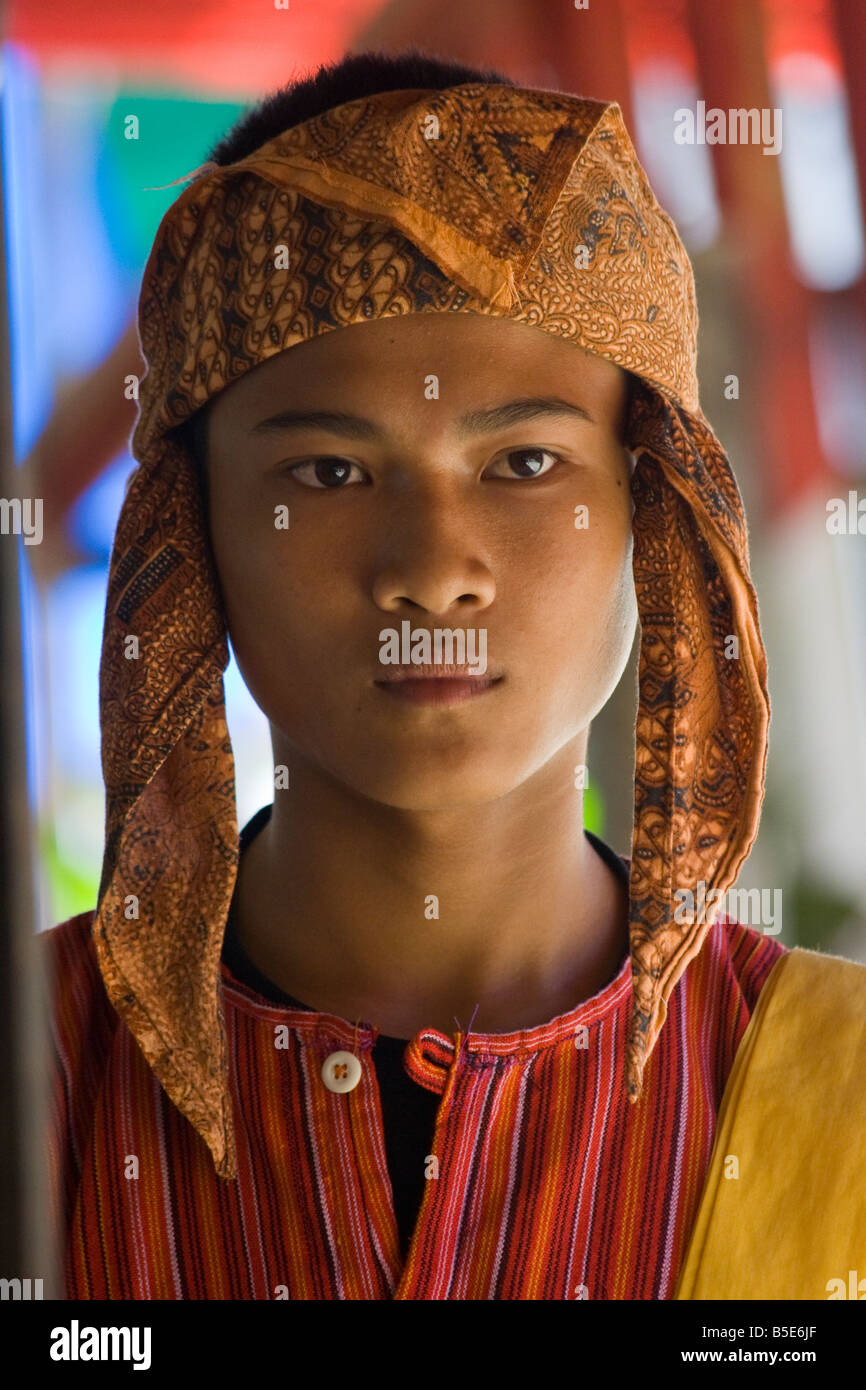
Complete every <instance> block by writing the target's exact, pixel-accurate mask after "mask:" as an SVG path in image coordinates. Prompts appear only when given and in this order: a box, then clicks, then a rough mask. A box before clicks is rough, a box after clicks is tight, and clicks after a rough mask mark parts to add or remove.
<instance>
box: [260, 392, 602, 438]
mask: <svg viewBox="0 0 866 1390" xmlns="http://www.w3.org/2000/svg"><path fill="white" fill-rule="evenodd" d="M549 415H573V416H576V417H577V418H578V419H580V420H587V421H589V423H590V424H591V425H594V424H596V420H595V417H594V416H593V415H590V413H589V411H588V410H586V409H584V407H583V406H582V405H574V404H573V402H571V401H565V400H562V399H561V398H560V397H559V396H521V397H520V398H519V399H517V400H513V401H505V402H504V404H502V405H494V406H491V407H489V409H487V410H470V411H468V412H467V414H466V415H463V416H461V418H460V420H459V421H458V423H457V432H458V434H459V435H460V436H461V437H464V436H466V435H470V434H485V433H490V432H491V431H492V430H497V429H505V428H506V427H507V426H508V425H519V424H522V423H523V421H525V420H534V419H538V418H539V417H541V416H549ZM301 429H321V430H328V431H329V432H330V433H331V434H341V435H344V436H346V438H349V439H364V440H369V441H374V440H381V439H383V438H384V436H385V432H384V430H382V429H381V427H380V426H379V425H377V424H376V423H375V421H373V420H367V419H366V418H365V417H364V416H363V415H352V414H350V413H348V412H347V411H344V410H281V411H279V413H278V414H276V415H269V416H268V418H267V419H266V420H260V421H259V422H258V424H257V425H253V427H252V429H251V430H250V434H282V433H287V432H288V431H290V430H301Z"/></svg>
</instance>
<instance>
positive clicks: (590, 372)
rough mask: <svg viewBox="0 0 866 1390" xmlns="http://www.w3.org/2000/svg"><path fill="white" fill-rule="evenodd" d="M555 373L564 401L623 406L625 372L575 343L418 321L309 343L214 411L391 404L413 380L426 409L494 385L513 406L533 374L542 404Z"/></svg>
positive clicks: (454, 318)
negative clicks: (307, 396) (387, 400)
mask: <svg viewBox="0 0 866 1390" xmlns="http://www.w3.org/2000/svg"><path fill="white" fill-rule="evenodd" d="M491 353H493V354H495V356H491V355H490V354H491ZM551 372H553V373H556V384H557V387H558V388H559V394H560V395H561V394H562V391H563V389H564V388H565V389H566V390H567V388H568V387H569V386H570V385H572V384H573V386H574V388H575V389H578V388H579V389H580V390H581V391H582V392H591V393H592V394H593V395H594V396H596V397H597V398H599V399H600V400H607V401H611V402H612V403H614V404H616V403H618V402H619V401H620V399H621V398H622V396H623V394H624V392H625V384H626V379H627V376H628V374H627V373H626V372H625V371H624V370H623V369H622V368H621V367H618V366H617V365H616V364H615V363H613V362H609V361H607V360H605V359H604V358H602V357H598V356H596V355H595V354H592V353H589V352H586V351H585V350H584V349H582V348H580V347H577V346H576V345H575V344H574V343H573V342H570V341H568V340H566V339H560V338H557V337H555V336H554V335H552V334H550V333H548V332H545V331H543V330H542V329H539V328H535V327H533V326H531V325H528V324H524V323H517V322H515V321H513V320H511V319H506V318H502V317H498V316H493V315H480V314H469V313H461V314H435V315H433V314H408V315H399V316H394V317H391V318H387V319H378V320H375V321H372V322H370V323H361V324H352V325H350V326H349V327H346V328H341V329H336V330H330V331H326V332H323V333H319V334H318V335H316V336H315V337H313V338H308V339H305V340H304V341H303V342H300V343H297V344H295V345H294V346H291V347H288V348H286V349H284V350H283V351H282V352H280V353H277V354H275V355H274V356H272V357H270V358H269V359H268V360H267V361H266V362H263V363H260V364H259V365H258V366H256V367H253V368H250V370H249V371H247V372H246V373H245V374H244V375H243V376H242V377H241V378H239V379H238V380H237V381H236V382H233V383H232V384H231V385H230V386H229V387H227V388H226V390H224V391H222V392H220V394H219V396H218V397H216V398H214V400H213V401H212V402H211V403H210V404H211V413H212V415H213V417H214V418H215V419H217V420H219V419H221V418H223V419H229V418H231V419H236V418H237V417H238V416H239V415H241V416H244V417H246V416H247V415H248V414H249V413H250V412H255V411H256V410H258V409H260V408H261V407H263V406H265V405H267V403H268V402H271V401H273V399H274V392H275V390H278V391H280V392H281V393H282V394H285V396H286V397H287V398H288V397H290V396H292V395H293V394H297V393H300V392H303V393H308V392H310V391H311V390H312V391H315V392H316V393H317V395H321V394H323V393H327V392H329V391H330V392H331V393H332V394H335V393H339V394H343V395H347V394H350V393H352V392H356V391H358V390H359V389H360V390H361V392H363V391H364V390H366V389H367V388H368V386H369V385H370V384H371V383H374V384H375V388H376V390H377V393H378V394H379V395H387V394H388V393H389V390H390V389H393V390H396V391H398V392H399V391H402V390H403V388H404V386H406V385H410V384H411V383H412V382H413V380H414V381H415V382H417V383H419V385H418V389H419V391H422V392H423V393H424V398H425V399H426V400H439V401H442V400H443V390H445V389H447V390H448V391H449V392H450V394H451V397H452V401H453V402H455V403H456V399H457V397H460V399H461V400H462V399H463V398H464V397H465V396H466V394H467V391H469V392H470V393H471V392H472V387H473V385H474V384H477V385H478V386H480V387H481V388H482V389H483V388H484V386H485V383H488V384H489V385H491V386H492V385H493V384H498V385H499V386H500V387H501V390H500V392H499V395H501V396H502V399H503V400H504V399H505V398H506V396H507V397H508V398H511V397H513V396H517V395H520V394H527V392H526V390H525V389H524V388H526V387H527V386H528V385H529V383H530V381H531V380H532V373H536V374H537V378H538V379H537V380H535V381H534V382H533V383H532V384H533V394H537V393H540V388H542V387H547V386H549V385H550V378H549V373H551ZM418 373H420V377H419V376H418V375H417V374H418ZM527 373H528V374H529V376H527V375H526V374H527ZM512 388H520V389H512ZM535 388H539V391H538V392H536V390H535ZM548 394H550V392H548ZM446 400H447V397H446ZM575 403H576V402H575Z"/></svg>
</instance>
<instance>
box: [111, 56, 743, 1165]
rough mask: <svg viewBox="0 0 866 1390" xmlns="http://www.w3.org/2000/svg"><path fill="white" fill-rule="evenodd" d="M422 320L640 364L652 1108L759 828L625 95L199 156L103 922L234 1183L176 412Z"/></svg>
mask: <svg viewBox="0 0 866 1390" xmlns="http://www.w3.org/2000/svg"><path fill="white" fill-rule="evenodd" d="M281 248H282V249H281ZM430 313H436V314H441V313H467V314H489V315H492V316H493V317H497V318H507V319H513V320H515V321H516V322H518V323H526V324H531V325H534V326H535V327H537V328H540V329H542V330H544V331H545V332H547V333H553V334H555V335H556V336H557V337H559V338H563V339H565V340H566V341H569V342H573V343H574V344H575V345H576V346H577V347H579V348H582V349H585V350H587V351H589V352H593V353H597V354H598V355H599V356H600V357H603V358H606V359H607V360H608V361H610V362H614V363H616V364H617V365H618V366H620V367H622V368H625V369H626V370H628V371H629V372H632V373H633V374H634V375H635V376H637V377H638V378H639V379H640V381H639V384H638V387H637V390H636V391H635V394H634V399H633V401H632V405H631V413H630V418H629V421H628V436H627V439H626V443H627V445H628V447H629V448H630V449H631V450H632V452H633V453H634V454H635V455H636V459H637V464H636V467H635V471H634V474H633V477H632V484H631V486H632V496H633V500H634V504H635V512H634V518H633V522H632V526H633V533H634V548H633V564H634V583H635V590H636V595H637V603H638V612H639V616H640V623H641V645H640V659H639V708H638V716H637V728H636V746H635V803H634V838H633V844H632V851H631V878H630V927H629V930H630V943H631V958H632V972H633V983H634V1002H633V1009H632V1017H631V1024H630V1031H629V1036H628V1044H627V1052H626V1056H625V1059H624V1064H625V1068H624V1076H623V1084H624V1085H625V1086H626V1087H627V1089H628V1094H629V1096H630V1098H631V1099H632V1100H637V1098H638V1097H639V1096H640V1093H641V1087H642V1083H643V1072H644V1067H645V1064H646V1061H647V1059H648V1057H649V1055H650V1053H651V1051H652V1049H653V1047H654V1045H655V1042H656V1039H657V1038H658V1035H659V1032H660V1030H661V1028H662V1026H663V1024H664V1021H665V1017H666V1013H667V1002H668V999H669V998H670V994H671V991H672V990H673V988H674V985H675V984H676V982H677V980H678V979H679V978H680V976H681V975H682V973H683V971H684V970H685V968H686V966H687V965H688V964H689V962H690V961H691V960H693V959H694V957H695V956H696V955H697V953H698V951H699V950H700V947H701V945H702V943H703V940H704V938H705V936H706V934H707V932H708V930H709V928H710V925H711V922H712V918H713V912H709V913H708V914H707V915H706V916H703V914H701V917H702V920H698V921H695V922H694V923H692V924H687V923H679V922H677V921H676V920H675V919H674V910H675V909H674V903H675V898H674V894H675V892H676V891H677V889H679V888H688V889H692V890H693V891H694V889H695V888H696V886H697V884H698V882H699V881H700V880H701V879H703V880H704V882H705V883H706V885H707V895H708V898H709V901H711V902H712V901H714V899H713V898H712V897H710V890H712V889H716V890H718V897H717V898H716V899H715V901H716V902H718V901H719V900H720V899H721V896H722V895H723V894H724V892H725V891H726V890H727V888H728V887H729V886H730V885H731V884H732V883H734V881H735V879H736V875H737V873H738V871H739V868H740V865H741V864H742V862H743V860H744V859H745V858H746V856H747V854H748V852H749V850H750V848H751V846H752V843H753V841H754V838H755V835H756V833H757V827H758V820H759V813H760V806H761V800H762V796H763V790H764V770H765V763H766V752H767V730H768V724H769V714H770V711H769V700H768V695H767V687H766V659H765V654H764V649H763V645H762V642H761V635H760V630H759V627H758V611H757V600H756V596H755V592H754V589H753V587H752V583H751V580H750V574H749V561H748V545H747V532H746V522H745V517H744V513H743V506H742V501H741V498H740V493H739V490H738V487H737V483H736V480H735V478H734V476H733V473H732V471H731V467H730V464H729V462H728V459H727V457H726V455H725V453H724V451H723V449H722V447H721V445H720V444H719V442H718V440H717V439H716V437H715V435H714V434H713V432H712V430H711V428H710V426H709V424H708V423H707V421H706V419H705V418H704V416H703V414H702V412H701V410H700V407H699V404H698V384H697V377H696V334H697V310H696V304H695V293H694V281H693V275H692V269H691V265H690V263H689V259H688V256H687V254H686V251H685V248H684V247H683V245H682V243H681V241H680V239H679V236H678V235H677V232H676V229H675V227H674V225H673V223H672V221H671V219H670V218H669V217H668V216H667V214H666V213H665V212H663V211H662V209H661V208H660V207H659V205H658V203H657V201H656V199H655V197H654V195H653V193H652V190H651V189H650V186H649V184H648V182H647V179H646V176H645V174H644V172H643V170H642V168H641V166H640V164H639V162H638V160H637V156H636V154H635V151H634V148H633V146H632V143H631V141H630V139H629V136H628V133H627V131H626V129H625V126H624V124H623V119H622V113H621V112H620V108H619V106H618V105H617V104H616V103H615V102H614V103H605V102H598V101H585V100H581V99H579V98H577V97H571V96H568V95H565V94H562V93H558V92H548V91H530V90H526V89H522V88H517V87H510V86H506V85H500V84H488V83H478V82H474V83H469V84H466V85H461V86H456V87H452V88H449V89H446V90H444V91H443V90H434V91H427V90H413V91H396V92H393V91H392V92H385V93H382V94H379V95H374V96H367V97H364V98H362V99H359V100H356V101H350V102H347V103H346V104H345V105H342V106H339V107H336V108H334V109H332V110H330V111H326V112H325V113H323V114H321V115H318V116H316V117H314V118H313V119H311V120H308V121H306V122H304V123H303V124H302V125H299V126H295V127H294V128H292V129H290V130H287V131H285V132H284V133H283V134H281V135H279V136H277V137H276V138H275V139H273V140H270V141H269V142H268V143H267V144H265V145H263V146H261V148H260V149H258V150H256V151H255V152H254V153H253V154H251V155H249V156H248V157H247V158H245V159H240V160H238V161H237V162H236V163H234V164H230V165H226V166H222V167H220V166H217V165H215V164H209V165H205V166H203V172H201V173H200V175H199V176H198V177H196V178H195V180H194V182H192V183H190V185H189V186H188V187H187V188H186V189H185V190H184V192H183V193H182V194H181V195H180V196H179V197H178V198H177V200H176V201H175V203H174V204H173V205H172V206H171V207H170V208H169V210H168V212H167V213H166V215H165V217H164V218H163V220H162V223H161V224H160V227H159V230H158V232H157V236H156V240H155V243H154V246H153V250H152V252H151V255H150V258H149V260H148V263H147V267H146V270H145V273H144V280H143V284H142V289H141V299H140V305H139V331H140V336H141V344H142V350H143V353H144V356H145V359H146V361H147V366H148V370H147V374H146V376H145V377H144V379H143V381H142V384H141V399H140V414H139V419H138V423H137V425H136V429H135V433H134V436H133V451H134V454H135V457H136V458H137V459H138V460H139V467H138V468H137V470H136V471H135V473H134V474H133V476H132V478H131V481H130V484H129V487H128V490H127V494H126V498H125V500H124V503H123V507H122V509H121V513H120V518H119V520H118V524H117V533H116V536H115V541H114V548H113V551H112V556H111V569H110V574H109V581H108V596H107V602H106V612H105V630H104V635H103V647H102V662H101V667H100V710H101V723H102V758H103V772H104V776H105V785H106V795H107V807H106V847H105V860H104V866H103V873H102V882H101V885H100V890H99V904H98V908H97V911H96V915H95V919H94V926H93V933H94V941H95V946H96V950H97V954H98V959H99V965H100V969H101V972H102V976H103V979H104V981H105V986H106V989H107V991H108V994H109V997H110V999H111V1002H112V1004H113V1005H114V1007H115V1009H116V1010H117V1012H118V1013H119V1014H120V1016H121V1017H122V1018H123V1020H124V1021H125V1023H126V1025H127V1026H128V1028H129V1029H130V1031H131V1032H132V1033H133V1035H134V1036H135V1038H136V1039H137V1041H138V1044H139V1046H140V1048H141V1050H142V1052H143V1054H144V1056H145V1058H146V1059H147V1062H148V1064H149V1065H150V1067H151V1068H152V1069H153V1071H154V1073H155V1074H156V1076H157V1077H158V1078H159V1080H160V1082H161V1083H162V1085H163V1087H164V1088H165V1090H166V1092H167V1094H168V1095H169V1096H170V1098H171V1099H172V1101H173V1102H174V1103H175V1105H177V1107H178V1108H179V1109H180V1110H181V1111H182V1113H183V1114H184V1115H185V1116H186V1117H187V1118H188V1119H189V1121H190V1122H191V1124H193V1125H194V1126H195V1128H196V1130H197V1131H198V1132H199V1134H200V1135H201V1136H202V1138H203V1139H204V1140H205V1142H206V1143H207V1144H208V1146H209V1148H210V1150H211V1152H212V1154H213V1158H214V1162H215V1165H216V1169H217V1172H218V1173H219V1174H220V1175H221V1176H223V1177H226V1178H229V1177H233V1176H234V1175H235V1173H236V1161H235V1143H234V1132H233V1122H232V1108H231V1097H230V1091H229V1085H228V1065H227V1053H226V1042H225V1033H224V1027H223V1019H222V1013H221V1003H220V956H221V950H222V943H223V937H224V933H225V927H226V921H227V917H228V911H229V905H230V902H231V898H232V893H233V889H234V884H235V879H236V875H237V867H238V860H239V842H238V822H237V808H236V801H235V781H234V761H233V756H232V747H231V742H230V739H229V733H228V728H227V725H226V717H225V703H224V691H223V672H224V670H225V668H226V666H227V664H228V660H229V651H228V640H227V631H226V625H225V619H224V615H223V610H222V603H221V599H220V596H219V589H218V586H217V582H216V576H215V573H214V569H213V561H212V558H211V552H210V546H209V540H208V531H207V522H206V518H205V515H204V512H203V506H202V500H201V496H200V491H199V484H198V476H197V471H196V468H195V465H194V461H193V458H192V456H191V453H190V451H189V449H188V447H187V446H186V445H185V444H184V443H183V442H182V440H183V432H182V431H181V434H180V436H178V434H177V433H176V431H177V427H178V426H180V425H183V424H184V422H186V421H187V420H188V419H189V418H190V416H192V415H193V413H194V412H195V411H197V410H198V409H199V408H200V407H201V406H203V405H204V404H205V402H206V401H208V400H209V399H210V398H211V397H213V396H215V395H216V394H217V393H218V392H219V391H221V390H223V389H224V388H225V387H226V386H227V385H229V383H230V382H233V381H236V380H237V379H238V378H239V377H241V376H243V374H244V373H245V372H248V371H249V370H250V369H251V368H254V367H256V366H257V365H259V364H260V363H262V362H264V361H266V360H267V359H268V358H270V357H272V356H274V355H275V354H276V353H279V352H283V351H285V350H286V349H287V348H290V347H292V346H293V345H294V344H296V343H300V342H303V341H305V340H306V339H308V338H311V337H314V336H315V335H317V334H319V333H326V332H330V331H331V330H333V329H337V328H342V327H346V326H348V325H350V324H353V323H360V322H363V321H365V320H368V319H375V318H381V317H383V316H385V315H394V314H430ZM131 634H135V635H136V636H137V638H138V644H139V656H138V659H137V660H128V659H126V655H125V645H124V644H125V639H126V638H127V637H128V636H129V635H131ZM733 636H735V637H736V638H737V639H738V654H737V655H736V656H735V657H734V658H733V659H732V658H731V657H730V655H729V652H728V651H726V645H727V639H729V638H730V637H733ZM734 650H736V648H735V649H734ZM131 894H134V895H135V896H136V898H137V899H138V914H139V915H138V917H137V918H133V919H131V920H130V918H128V917H127V915H126V912H125V905H126V903H127V900H128V897H129V895H131ZM680 915H682V914H680Z"/></svg>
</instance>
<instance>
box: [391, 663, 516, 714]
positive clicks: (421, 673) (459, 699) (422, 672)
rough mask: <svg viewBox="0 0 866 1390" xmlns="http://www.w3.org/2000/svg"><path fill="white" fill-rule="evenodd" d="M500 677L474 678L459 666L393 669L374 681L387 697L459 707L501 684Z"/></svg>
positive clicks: (423, 703)
mask: <svg viewBox="0 0 866 1390" xmlns="http://www.w3.org/2000/svg"><path fill="white" fill-rule="evenodd" d="M502 680H503V677H502V676H488V675H483V676H478V675H475V676H473V675H472V674H470V673H468V672H467V669H466V667H460V666H435V667H431V666H414V667H405V666H395V667H392V668H391V670H390V671H389V672H388V674H387V676H383V677H382V679H381V680H377V681H375V682H374V684H375V685H377V686H378V687H379V689H380V690H382V691H384V692H385V694H386V695H390V696H392V697H393V698H395V699H398V700H408V701H409V702H410V703H411V704H416V705H459V704H463V703H464V702H465V701H467V700H474V699H477V698H478V697H479V696H480V695H484V694H486V692H487V691H488V690H492V689H493V688H494V687H495V686H498V685H500V684H501V682H502Z"/></svg>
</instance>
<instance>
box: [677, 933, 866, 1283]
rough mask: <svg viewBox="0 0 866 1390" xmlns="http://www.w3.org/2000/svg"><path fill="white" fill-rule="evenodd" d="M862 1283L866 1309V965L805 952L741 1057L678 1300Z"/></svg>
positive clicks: (787, 964) (791, 956) (778, 986)
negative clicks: (853, 1274)
mask: <svg viewBox="0 0 866 1390" xmlns="http://www.w3.org/2000/svg"><path fill="white" fill-rule="evenodd" d="M737 1170H738V1174H739V1175H738V1176H734V1175H733V1174H734V1173H735V1172H737ZM726 1173H727V1174H729V1175H728V1176H726ZM851 1271H856V1275H855V1278H854V1279H849V1275H850V1273H851ZM859 1280H863V1281H864V1284H863V1289H862V1291H861V1292H860V1294H859V1297H861V1298H864V1297H866V966H864V965H858V964H856V963H855V962H853V961H848V960H842V959H840V958H839V957H836V956H824V955H820V954H818V953H817V952H815V951H806V950H803V949H802V948H800V947H797V948H795V949H794V950H792V951H789V952H787V954H785V955H784V956H782V957H780V959H779V960H778V961H777V962H776V965H775V966H774V967H773V970H772V972H771V974H770V976H769V978H768V979H767V982H766V984H765V985H764V987H763V989H762V991H761V994H760V996H759V998H758V1003H757V1007H756V1009H755V1012H754V1013H753V1015H752V1017H751V1019H750V1021H749V1026H748V1028H747V1029H746V1032H745V1034H744V1035H743V1040H742V1042H741V1043H740V1047H739V1049H738V1051H737V1055H736V1058H735V1060H734V1065H733V1068H732V1070H731V1074H730V1076H729V1078H728V1083H727V1086H726V1088H725V1094H724V1097H723V1099H722V1106H721V1110H720V1111H719V1123H718V1130H717V1132H716V1142H715V1146H714V1149H713V1154H712V1158H711V1160H710V1168H709V1173H708V1176H707V1182H706V1185H705V1187H704V1192H703V1196H702V1197H701V1205H700V1208H699V1210H698V1216H697V1220H696V1222H695V1225H694V1229H693V1231H692V1239H691V1244H690V1246H689V1250H688V1254H687V1256H686V1259H685V1261H684V1263H683V1267H682V1270H681V1272H680V1277H679V1282H678V1285H677V1291H676V1294H675V1298H677V1299H713V1298H720V1299H758V1298H778V1299H817V1298H821V1299H829V1298H831V1297H835V1298H845V1297H848V1298H850V1297H852V1296H854V1294H853V1290H854V1289H856V1287H857V1283H858V1281H859ZM833 1281H836V1282H835V1283H834V1282H833ZM840 1281H841V1282H840Z"/></svg>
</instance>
